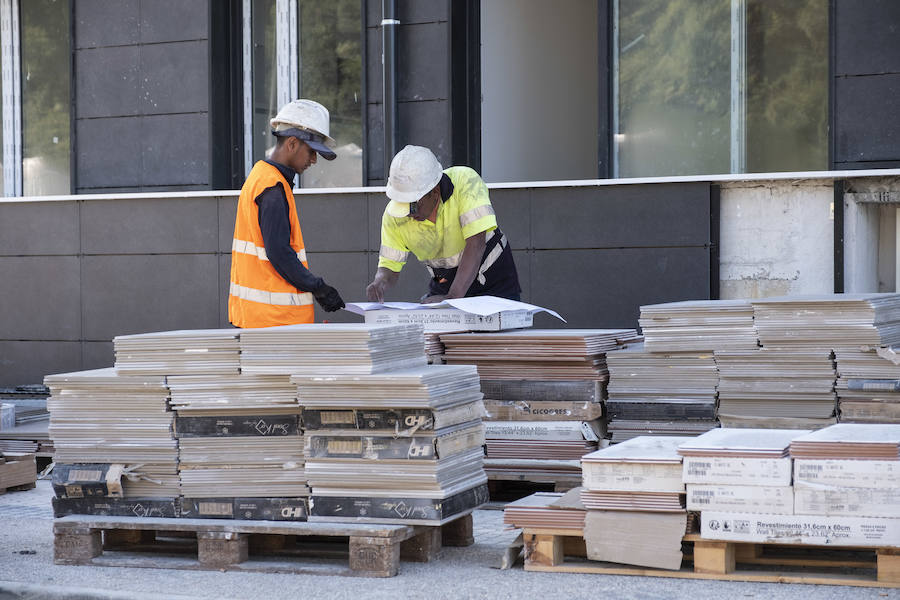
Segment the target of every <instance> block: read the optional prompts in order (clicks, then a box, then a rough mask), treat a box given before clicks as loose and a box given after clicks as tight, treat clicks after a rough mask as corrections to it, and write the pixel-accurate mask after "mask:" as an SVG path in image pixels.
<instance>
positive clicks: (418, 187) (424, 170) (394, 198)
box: [386, 146, 443, 218]
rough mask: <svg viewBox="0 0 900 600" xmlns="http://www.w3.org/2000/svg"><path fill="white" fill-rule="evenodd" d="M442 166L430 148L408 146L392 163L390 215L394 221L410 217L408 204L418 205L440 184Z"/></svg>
mask: <svg viewBox="0 0 900 600" xmlns="http://www.w3.org/2000/svg"><path fill="white" fill-rule="evenodd" d="M442 174H443V169H442V168H441V163H439V162H438V159H437V158H436V157H435V155H434V154H433V153H432V152H431V150H429V149H428V148H423V147H422V146H406V147H405V148H404V149H403V150H401V151H400V152H398V153H397V155H396V156H394V159H393V160H392V161H391V171H390V174H389V175H388V180H387V190H386V192H387V196H388V198H390V199H391V201H390V202H388V206H387V212H388V214H389V215H391V216H392V217H397V218H400V217H406V216H408V215H409V203H410V202H418V201H419V200H420V199H421V198H422V196H424V195H425V194H427V193H428V192H430V191H431V190H432V189H434V186H436V185H437V184H438V183H440V181H441V175H442Z"/></svg>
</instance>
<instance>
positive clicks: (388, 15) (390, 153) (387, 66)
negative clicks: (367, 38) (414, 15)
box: [381, 0, 400, 182]
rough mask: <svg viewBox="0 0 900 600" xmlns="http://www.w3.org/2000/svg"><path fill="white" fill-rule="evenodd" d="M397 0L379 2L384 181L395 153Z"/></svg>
mask: <svg viewBox="0 0 900 600" xmlns="http://www.w3.org/2000/svg"><path fill="white" fill-rule="evenodd" d="M399 26H400V21H398V20H397V0H382V3H381V72H382V83H383V86H384V87H383V91H382V98H383V104H382V109H383V111H384V181H385V182H387V178H388V169H390V166H391V159H393V158H394V154H396V153H397V139H398V137H399V135H398V131H399V128H398V126H397V28H398V27H399Z"/></svg>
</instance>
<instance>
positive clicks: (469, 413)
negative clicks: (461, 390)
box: [302, 402, 484, 432]
mask: <svg viewBox="0 0 900 600" xmlns="http://www.w3.org/2000/svg"><path fill="white" fill-rule="evenodd" d="M483 416H484V405H483V404H482V403H481V402H470V403H467V404H464V405H462V406H454V407H449V408H442V409H440V410H433V409H430V408H374V409H362V408H350V409H333V408H329V409H324V408H304V409H303V421H302V422H303V429H304V430H305V431H307V432H311V431H319V430H349V431H354V430H355V431H379V430H382V431H391V432H403V431H406V430H412V429H414V430H416V431H432V430H434V429H440V428H442V427H448V426H450V425H455V424H457V423H465V422H466V421H474V420H476V419H481V418H482V417H483Z"/></svg>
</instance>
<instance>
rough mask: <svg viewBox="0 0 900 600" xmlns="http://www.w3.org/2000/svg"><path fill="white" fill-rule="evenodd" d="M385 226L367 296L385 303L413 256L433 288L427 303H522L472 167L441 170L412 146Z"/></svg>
mask: <svg viewBox="0 0 900 600" xmlns="http://www.w3.org/2000/svg"><path fill="white" fill-rule="evenodd" d="M386 193H387V196H388V198H390V202H388V205H387V207H385V210H384V215H383V216H382V218H381V250H380V252H379V257H378V270H377V271H376V273H375V278H374V280H373V281H372V283H370V284H369V286H368V287H367V288H366V295H367V296H368V298H369V300H371V301H374V302H383V301H384V293H385V290H386V289H387V288H389V287H391V286H392V285H394V284H395V283H396V281H397V279H398V277H399V274H400V270H401V269H402V268H403V265H404V264H406V258H407V256H408V255H409V253H410V252H412V253H413V254H415V255H416V258H418V259H419V260H420V261H422V262H423V263H425V266H426V268H427V269H428V272H429V274H430V275H431V281H430V282H429V286H428V293H427V294H426V295H425V296H424V297H423V298H422V301H423V302H426V303H431V302H440V301H442V300H444V299H447V298H463V297H466V296H499V297H501V298H509V299H510V300H519V299H520V296H521V292H522V290H521V288H520V287H519V276H518V273H517V271H516V265H515V262H513V255H512V251H511V250H510V248H509V242H508V241H507V239H506V236H505V235H504V234H503V232H502V231H500V229H498V227H497V217H496V216H495V215H494V209H493V207H492V206H491V200H490V198H489V197H488V189H487V186H486V185H485V184H484V181H483V180H482V179H481V177H480V176H479V175H478V173H476V172H475V171H474V170H473V169H470V168H469V167H449V168H448V169H442V168H441V164H440V163H439V162H438V159H437V157H435V155H434V154H433V153H432V152H431V150H429V149H428V148H423V147H422V146H406V147H405V148H403V150H401V151H400V152H398V153H397V155H396V156H394V159H393V160H392V161H391V169H390V173H389V176H388V181H387V190H386Z"/></svg>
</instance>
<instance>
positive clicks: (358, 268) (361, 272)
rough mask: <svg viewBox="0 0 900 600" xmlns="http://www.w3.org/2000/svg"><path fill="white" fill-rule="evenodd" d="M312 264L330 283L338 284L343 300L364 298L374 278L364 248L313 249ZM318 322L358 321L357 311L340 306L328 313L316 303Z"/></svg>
mask: <svg viewBox="0 0 900 600" xmlns="http://www.w3.org/2000/svg"><path fill="white" fill-rule="evenodd" d="M309 266H310V268H311V269H312V270H313V272H314V273H316V274H317V275H320V276H321V277H323V278H324V279H325V281H327V282H328V284H329V285H331V286H333V287H335V288H337V291H338V292H339V293H340V294H341V298H343V299H344V302H364V301H365V300H366V286H367V285H369V282H370V281H371V277H372V273H370V272H369V260H368V257H367V256H366V253H365V252H310V253H309ZM315 306H316V322H317V323H321V322H322V321H324V320H328V321H332V322H335V323H359V322H360V321H361V318H360V317H358V316H357V315H355V314H353V313H350V312H347V311H345V310H339V311H336V312H331V313H327V312H325V311H324V310H322V307H320V306H319V304H318V302H317V303H316V305H315Z"/></svg>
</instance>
